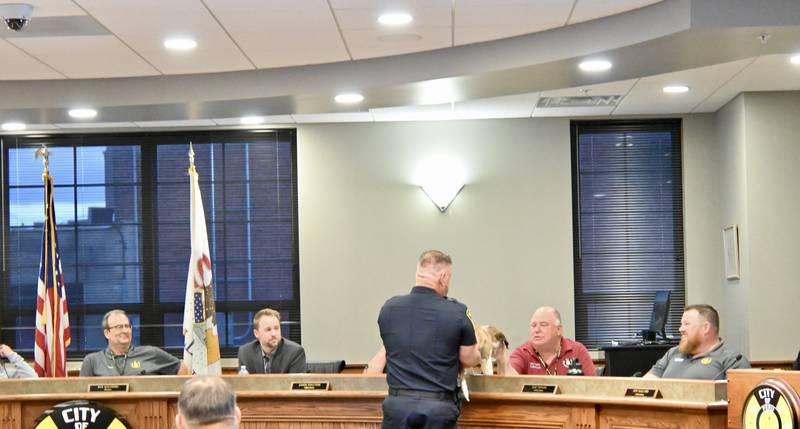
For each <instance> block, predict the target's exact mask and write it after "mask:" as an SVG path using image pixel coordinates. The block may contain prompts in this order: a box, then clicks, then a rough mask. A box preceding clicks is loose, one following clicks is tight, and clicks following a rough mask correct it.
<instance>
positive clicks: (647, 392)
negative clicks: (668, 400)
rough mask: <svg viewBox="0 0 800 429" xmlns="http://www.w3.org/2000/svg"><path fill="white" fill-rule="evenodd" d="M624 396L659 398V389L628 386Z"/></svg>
mask: <svg viewBox="0 0 800 429" xmlns="http://www.w3.org/2000/svg"><path fill="white" fill-rule="evenodd" d="M625 396H629V397H633V398H656V399H657V398H661V397H662V396H661V391H659V390H658V389H638V388H633V387H630V388H628V390H626V391H625Z"/></svg>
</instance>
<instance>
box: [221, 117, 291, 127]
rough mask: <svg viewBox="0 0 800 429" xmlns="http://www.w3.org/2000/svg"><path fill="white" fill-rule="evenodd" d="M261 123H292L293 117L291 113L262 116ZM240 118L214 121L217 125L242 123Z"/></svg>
mask: <svg viewBox="0 0 800 429" xmlns="http://www.w3.org/2000/svg"><path fill="white" fill-rule="evenodd" d="M263 118H264V122H263V124H293V123H294V118H292V115H272V116H264V117H263ZM240 120H241V118H215V119H213V121H214V123H216V124H217V125H226V126H227V125H242V123H241V121H240Z"/></svg>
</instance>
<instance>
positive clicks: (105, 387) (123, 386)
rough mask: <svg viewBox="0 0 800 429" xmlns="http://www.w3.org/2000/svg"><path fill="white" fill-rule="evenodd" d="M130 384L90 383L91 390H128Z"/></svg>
mask: <svg viewBox="0 0 800 429" xmlns="http://www.w3.org/2000/svg"><path fill="white" fill-rule="evenodd" d="M127 391H128V384H127V383H121V384H90V385H89V392H127Z"/></svg>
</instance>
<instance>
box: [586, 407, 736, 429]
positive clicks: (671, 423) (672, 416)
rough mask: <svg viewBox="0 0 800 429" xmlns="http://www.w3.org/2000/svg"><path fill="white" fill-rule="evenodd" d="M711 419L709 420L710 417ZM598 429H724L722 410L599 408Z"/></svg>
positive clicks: (723, 413) (723, 411) (723, 412)
mask: <svg viewBox="0 0 800 429" xmlns="http://www.w3.org/2000/svg"><path fill="white" fill-rule="evenodd" d="M712 416H713V418H712ZM597 427H598V429H696V428H719V429H725V410H724V409H720V410H708V412H705V411H703V410H686V409H683V410H670V409H664V408H647V407H636V408H630V407H620V406H600V407H599V411H598V424H597Z"/></svg>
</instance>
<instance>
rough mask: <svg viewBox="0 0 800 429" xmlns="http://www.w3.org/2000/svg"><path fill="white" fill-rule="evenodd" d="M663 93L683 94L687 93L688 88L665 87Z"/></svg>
mask: <svg viewBox="0 0 800 429" xmlns="http://www.w3.org/2000/svg"><path fill="white" fill-rule="evenodd" d="M663 91H664V92H665V93H667V94H683V93H684V92H689V87H688V86H686V85H668V86H665V87H664V89H663Z"/></svg>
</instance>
